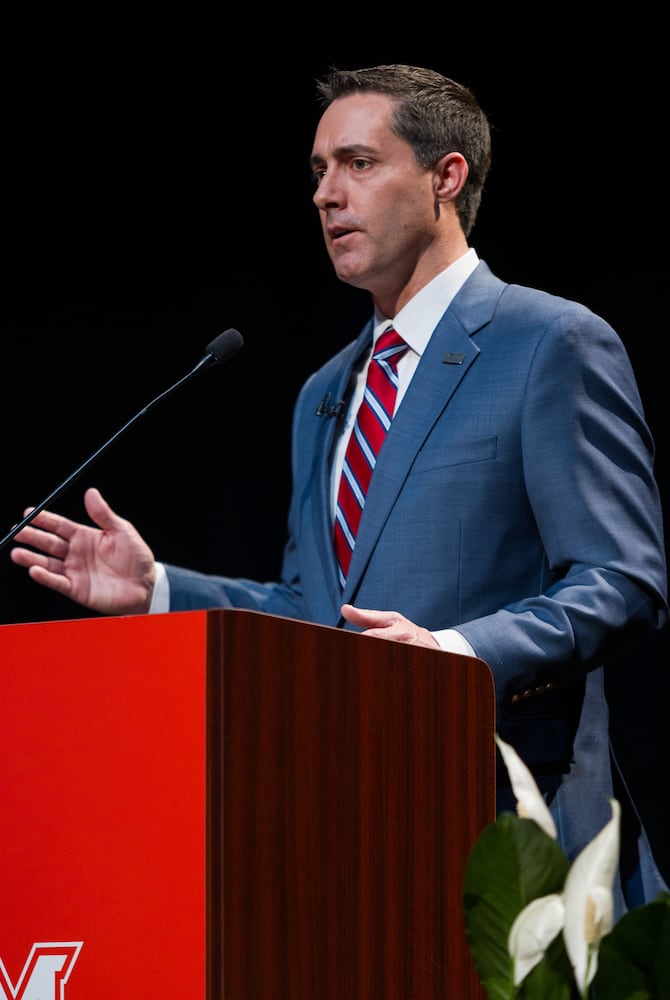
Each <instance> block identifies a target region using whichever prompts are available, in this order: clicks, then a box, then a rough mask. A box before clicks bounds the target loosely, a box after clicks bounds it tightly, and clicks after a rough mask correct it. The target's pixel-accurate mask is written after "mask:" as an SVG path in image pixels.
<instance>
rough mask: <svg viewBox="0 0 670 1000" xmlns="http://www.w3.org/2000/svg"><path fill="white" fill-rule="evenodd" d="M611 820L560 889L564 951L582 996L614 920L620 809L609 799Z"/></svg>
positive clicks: (576, 863) (589, 846) (588, 846)
mask: <svg viewBox="0 0 670 1000" xmlns="http://www.w3.org/2000/svg"><path fill="white" fill-rule="evenodd" d="M610 805H611V807H612V819H611V820H610V821H609V823H607V824H606V825H605V826H604V827H603V828H602V830H601V831H600V833H599V834H598V835H597V836H596V837H594V838H593V840H592V841H591V842H590V843H588V844H587V845H586V847H585V848H584V849H583V850H582V851H581V853H580V854H578V855H577V857H576V858H575V860H574V861H573V863H572V865H571V867H570V870H569V872H568V875H567V878H566V880H565V886H564V888H563V901H564V903H565V925H564V927H563V937H564V940H565V948H566V951H567V953H568V956H569V958H570V962H571V964H572V967H573V969H574V974H575V980H576V982H577V985H578V986H579V989H580V991H581V992H582V993H583V992H584V990H585V989H586V987H587V986H588V985H589V984H590V983H591V982H592V980H593V977H594V976H595V974H596V971H597V968H598V946H599V944H600V942H601V940H602V938H603V937H604V936H605V935H606V934H609V932H610V931H611V929H612V926H613V921H614V899H613V895H612V887H613V885H614V877H615V875H616V870H617V866H618V863H619V826H620V817H621V807H620V805H619V803H618V802H617V800H616V799H610Z"/></svg>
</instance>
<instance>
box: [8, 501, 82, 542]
mask: <svg viewBox="0 0 670 1000" xmlns="http://www.w3.org/2000/svg"><path fill="white" fill-rule="evenodd" d="M34 509H35V508H34V507H26V509H25V510H24V512H23V516H24V517H28V515H29V514H30V513H31V512H32V511H33V510H34ZM31 525H32V526H33V527H31ZM36 527H37V528H40V529H41V530H42V531H43V532H50V533H51V534H53V535H59V536H60V537H61V538H64V539H66V540H69V539H70V538H71V537H72V535H73V534H74V532H75V529H76V527H77V525H76V523H75V522H74V521H71V520H70V519H69V518H68V517H63V515H62V514H54V513H52V512H51V511H49V510H42V511H40V512H39V514H36V515H35V517H34V518H32V520H31V521H30V523H29V524H28V525H27V526H26V527H25V528H22V529H21V531H19V532H18V533H17V535H16V538H20V539H21V541H24V540H25V534H24V532H29V531H34V530H35V528H36Z"/></svg>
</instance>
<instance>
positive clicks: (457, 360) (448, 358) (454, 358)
mask: <svg viewBox="0 0 670 1000" xmlns="http://www.w3.org/2000/svg"><path fill="white" fill-rule="evenodd" d="M464 360H465V355H464V354H453V353H452V352H451V351H450V352H449V354H445V355H444V357H443V358H442V364H443V365H462V364H463V361H464Z"/></svg>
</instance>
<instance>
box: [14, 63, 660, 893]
mask: <svg viewBox="0 0 670 1000" xmlns="http://www.w3.org/2000/svg"><path fill="white" fill-rule="evenodd" d="M319 92H320V95H321V97H322V99H323V102H324V105H325V110H324V112H323V115H322V117H321V119H320V121H319V123H318V126H317V129H316V135H315V138H314V145H313V151H312V156H311V166H312V171H313V175H314V179H315V184H316V190H315V194H314V203H315V205H316V207H317V209H318V211H319V214H320V218H321V222H322V227H323V235H324V240H325V244H326V248H327V250H328V253H329V255H330V258H331V260H332V262H333V265H334V267H335V270H336V273H337V275H338V276H339V277H340V278H341V279H342V281H345V282H348V283H349V284H352V285H355V286H356V287H359V288H363V289H367V290H368V291H369V292H370V294H371V296H372V301H373V306H374V314H373V316H372V317H371V319H370V321H369V322H368V323H367V324H366V326H365V328H364V329H363V330H362V331H361V333H360V335H359V336H358V337H357V339H356V340H355V341H353V342H352V343H350V344H348V345H347V346H346V347H344V348H343V349H342V351H340V353H339V354H338V355H336V356H335V357H334V358H332V359H331V360H330V361H328V362H327V363H326V364H325V365H324V366H323V367H322V368H321V369H320V370H319V371H318V372H316V373H315V374H314V375H312V376H311V378H309V379H308V380H307V382H306V384H305V385H304V387H303V389H302V390H301V392H300V394H299V397H298V400H297V403H296V407H295V412H294V421H293V439H292V472H293V496H292V502H291V509H290V515H289V538H288V541H287V544H286V547H285V553H284V560H283V566H282V573H281V579H280V581H278V582H276V583H257V582H254V581H250V580H244V579H230V578H225V577H214V576H205V575H203V574H199V573H195V572H191V571H188V570H185V569H182V568H178V567H174V566H162V565H160V564H157V563H156V562H155V560H154V557H153V554H152V552H151V550H150V549H149V547H148V546H147V544H146V542H144V540H143V539H142V538H141V537H140V536H139V534H138V533H137V532H136V530H135V529H134V527H133V526H132V525H131V524H130V523H129V522H127V521H125V520H124V519H122V518H120V517H119V516H118V515H117V514H115V513H114V512H113V511H112V510H111V509H110V508H109V506H108V505H107V504H106V502H105V501H104V499H103V498H102V496H101V495H100V493H99V492H98V491H97V490H95V489H91V490H89V491H87V493H86V497H85V502H86V508H87V511H88V514H89V515H90V517H91V519H92V521H93V522H94V525H95V526H87V525H80V524H77V523H75V522H73V521H71V520H68V519H64V518H61V517H59V516H58V515H56V514H53V513H51V512H42V513H41V514H39V515H38V516H37V517H36V518H35V520H34V522H33V524H32V525H31V526H28V527H26V528H24V529H23V530H22V531H21V532H20V533H19V534H18V535H17V540H18V541H19V542H22V543H24V544H27V545H30V546H32V550H31V549H28V548H24V547H22V546H19V547H17V548H15V549H13V551H12V559H13V560H14V562H15V563H17V564H18V565H20V566H24V567H27V568H28V570H29V572H30V575H31V576H32V578H33V579H34V580H36V581H37V582H38V583H41V584H44V585H46V586H48V587H51V588H53V589H54V590H56V591H58V592H60V593H61V594H66V595H68V596H70V597H71V598H72V599H73V600H75V601H78V602H79V603H81V604H83V605H85V606H86V607H89V608H92V609H95V610H97V611H100V612H106V613H115V614H140V613H146V612H148V611H150V610H151V611H161V610H185V609H189V608H203V607H216V606H219V607H220V606H234V607H245V608H253V609H258V610H261V611H264V612H267V613H272V614H279V615H285V616H289V617H295V618H299V619H303V620H310V621H314V622H318V623H322V624H326V625H339V626H342V627H345V628H356V629H360V630H362V631H364V632H365V633H366V634H368V635H375V636H382V637H385V638H387V639H392V640H397V641H401V642H409V643H415V644H419V645H423V646H433V647H435V646H439V647H441V648H443V649H448V650H452V651H456V652H464V653H467V654H475V655H477V656H479V657H480V658H482V659H483V660H485V661H486V662H487V663H488V664H489V666H490V667H491V670H492V672H493V676H494V679H495V686H496V697H497V713H498V714H497V726H498V729H499V731H500V733H501V735H502V736H503V738H504V739H505V740H507V741H508V742H510V743H511V744H512V745H514V746H515V748H516V749H517V751H518V752H519V754H520V755H521V756H522V758H523V759H524V760H525V762H526V763H527V764H528V765H529V766H530V767H531V769H532V770H533V773H534V775H535V777H536V779H537V781H538V784H539V786H540V787H541V789H542V791H543V793H544V794H545V796H546V798H547V801H548V802H549V803H550V806H551V809H552V813H553V815H554V817H555V819H556V822H557V827H558V831H559V840H560V842H561V844H562V846H563V847H564V849H565V851H566V853H567V854H568V855H569V856H574V855H575V854H576V853H577V851H578V850H580V849H581V848H582V847H583V846H584V845H585V844H586V843H587V842H588V841H589V840H591V839H592V838H593V836H595V834H596V833H597V832H598V831H599V830H600V829H601V828H602V827H603V826H604V825H605V823H606V822H607V821H608V819H609V818H610V807H609V803H608V796H609V795H611V794H612V789H613V785H612V769H611V763H610V754H609V743H608V716H607V705H606V702H605V699H604V694H603V667H602V664H603V663H604V662H605V660H606V658H607V654H608V651H609V650H610V649H613V648H614V647H616V649H617V652H618V654H619V655H620V653H621V648H622V644H623V643H624V642H626V641H629V642H631V643H633V642H635V641H637V640H638V639H640V638H641V637H643V636H645V635H646V634H648V633H650V632H651V631H652V630H653V629H655V628H656V627H657V626H658V625H659V624H660V623H662V622H663V621H664V620H665V617H666V614H667V602H666V598H667V593H666V565H665V560H664V545H663V533H662V519H661V508H660V500H659V495H658V489H657V486H656V483H655V481H654V476H653V442H652V440H651V436H650V433H649V430H648V428H647V426H646V423H645V420H644V415H643V409H642V405H641V402H640V399H639V394H638V389H637V387H636V383H635V379H634V375H633V372H632V369H631V366H630V363H629V360H628V358H627V356H626V353H625V350H624V348H623V345H622V343H621V341H620V339H619V338H618V336H617V335H616V333H615V332H614V331H613V330H612V328H611V327H610V326H609V325H608V324H607V323H606V322H605V321H604V320H602V319H601V318H599V317H597V316H595V315H594V314H593V313H591V312H590V311H589V310H588V309H586V308H585V307H583V306H582V305H579V304H577V303H574V302H570V301H566V300H564V299H560V298H557V297H554V296H551V295H549V294H546V293H544V292H540V291H537V290H533V289H528V288H523V287H520V286H516V285H509V284H505V283H504V282H502V281H500V280H499V279H497V278H496V277H495V276H494V275H493V274H492V273H491V271H490V270H489V268H488V267H487V265H486V264H485V263H484V262H483V261H480V260H479V259H478V257H477V254H476V251H475V249H474V248H472V247H470V246H469V245H468V236H469V234H470V232H471V230H472V227H473V225H474V222H475V218H476V215H477V211H478V208H479V202H480V199H481V193H482V188H483V185H484V182H485V180H486V177H487V174H488V170H489V165H490V135H489V127H488V123H487V121H486V117H485V115H484V113H483V112H482V110H481V108H480V107H479V105H478V104H477V102H476V100H475V98H474V96H473V95H472V93H471V92H470V91H469V90H467V89H466V88H464V87H462V86H461V85H459V84H458V83H456V82H454V81H451V80H449V79H446V78H444V77H442V76H441V75H439V74H437V73H434V72H432V71H429V70H425V69H420V68H415V67H405V66H382V67H375V68H370V69H366V70H360V71H355V72H354V71H352V72H348V71H341V72H338V71H334V72H333V73H332V74H331V75H330V76H329V78H328V79H327V80H325V81H323V82H322V83H321V84H320V85H319ZM390 327H393V329H394V330H395V333H391V334H389V336H390V337H391V341H393V342H392V343H391V341H388V343H389V344H391V346H390V347H389V346H386V345H387V339H386V337H387V333H386V331H387V329H388V328H390ZM397 335H399V337H400V338H401V339H400V340H398V339H397ZM382 338H383V340H382ZM393 338H395V340H394V339H393ZM373 343H374V344H375V345H376V346H378V345H379V344H382V343H383V344H384V347H383V349H382V350H381V351H380V355H381V356H380V358H379V360H378V361H374V362H373V363H372V364H371V365H370V371H371V372H372V371H373V370H374V371H375V372H376V375H375V376H374V377H376V378H378V379H379V381H378V382H376V383H374V384H372V383H370V385H369V386H368V388H367V389H366V381H365V380H366V373H367V371H368V362H369V361H370V358H371V356H372V353H373ZM396 352H399V353H396ZM387 390H388V392H389V393H390V396H389V397H388V398H387V396H386V392H387ZM394 394H395V399H393V395H394ZM361 403H363V404H364V407H363V409H365V410H366V411H367V417H363V416H361V417H360V423H357V422H356V418H357V415H358V414H359V412H360V413H361V414H362V413H363V409H361V410H360V411H359V404H361ZM370 407H372V409H373V410H375V411H376V419H377V420H378V421H381V422H382V423H383V424H384V430H386V429H387V428H388V433H387V434H386V437H385V439H384V438H383V432H382V431H380V430H379V426H377V425H376V424H375V423H374V419H373V418H372V417H371V416H370V412H369V411H370ZM391 417H392V418H393V419H392V422H391ZM364 419H368V420H372V423H371V424H370V423H369V424H367V425H365V424H364ZM355 425H356V426H355ZM352 428H353V429H354V434H353V435H352V434H351V431H352ZM350 437H352V438H353V441H352V445H351V448H352V449H355V448H358V452H357V454H353V453H352V452H351V451H350V450H349V447H348V442H349V439H350ZM373 438H374V442H373ZM345 449H346V454H345ZM373 466H374V471H373V473H372V475H371V478H370V480H369V483H368V482H367V476H368V475H369V473H370V472H371V471H372V467H373ZM343 469H344V472H345V475H344V477H342V475H341V473H342V470H343ZM342 480H344V482H343V483H342V482H341V481H342ZM341 490H342V492H341ZM366 491H367V492H366ZM347 493H348V495H346V494H347ZM359 518H360V523H358V522H359ZM445 724H447V720H445ZM511 804H512V800H511V799H510V796H509V786H508V784H507V782H506V778H505V773H504V770H501V773H500V776H499V789H498V807H499V809H502V808H505V807H510V806H511ZM635 846H636V847H637V846H639V847H640V849H641V851H642V854H641V856H640V858H639V859H638V858H637V856H636V859H635V860H636V863H635V865H634V866H633V867H634V872H635V877H636V878H641V879H642V889H641V891H640V892H639V893H638V894H637V895H634V894H633V888H634V886H633V883H632V882H630V884H628V885H627V887H626V888H627V890H628V902H629V904H633V903H637V902H643V901H645V900H646V899H650V898H655V897H656V895H657V893H658V891H660V889H661V888H662V887H663V883H662V880H661V879H660V876H659V874H658V871H657V869H656V868H655V866H654V864H653V860H652V859H651V856H650V854H649V852H648V847H647V844H646V839H645V837H644V835H643V834H642V835H641V836H640V840H639V845H635ZM638 860H639V861H640V864H639V866H638V865H637V861H638ZM625 875H626V880H627V881H628V872H626V873H625ZM623 905H624V904H623V900H622V899H620V900H619V908H620V910H621V909H622V908H623Z"/></svg>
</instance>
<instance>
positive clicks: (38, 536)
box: [16, 524, 70, 559]
mask: <svg viewBox="0 0 670 1000" xmlns="http://www.w3.org/2000/svg"><path fill="white" fill-rule="evenodd" d="M16 541H18V542H21V544H22V545H32V546H33V547H34V548H36V549H40V550H41V551H42V552H46V553H47V554H48V555H50V556H55V558H56V559H64V558H65V556H66V555H67V552H68V549H69V545H70V543H69V542H68V540H67V539H66V538H64V537H62V535H59V534H54V532H53V531H45V530H44V528H42V527H39V528H35V527H33V526H32V525H30V524H29V525H27V526H26V527H25V528H22V529H21V531H19V532H18V533H17V535H16Z"/></svg>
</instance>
